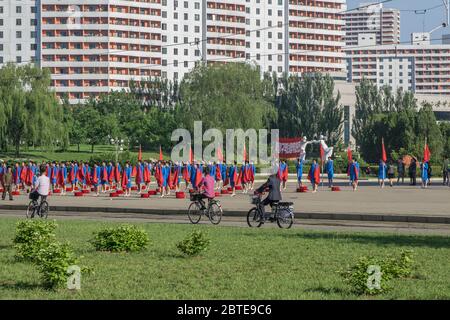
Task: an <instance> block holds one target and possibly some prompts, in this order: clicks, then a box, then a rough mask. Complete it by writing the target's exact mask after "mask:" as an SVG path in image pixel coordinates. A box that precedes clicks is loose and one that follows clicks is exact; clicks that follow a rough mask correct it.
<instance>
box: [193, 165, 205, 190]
mask: <svg viewBox="0 0 450 320" xmlns="http://www.w3.org/2000/svg"><path fill="white" fill-rule="evenodd" d="M202 179H203V174H202V172H201V171H200V167H198V168H197V171H196V172H195V187H196V188H197V187H198V185H199V184H200V182H201V181H202Z"/></svg>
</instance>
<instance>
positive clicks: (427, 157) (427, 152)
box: [423, 142, 431, 162]
mask: <svg viewBox="0 0 450 320" xmlns="http://www.w3.org/2000/svg"><path fill="white" fill-rule="evenodd" d="M430 159H431V152H430V148H428V143H426V142H425V148H424V151H423V162H429V161H430Z"/></svg>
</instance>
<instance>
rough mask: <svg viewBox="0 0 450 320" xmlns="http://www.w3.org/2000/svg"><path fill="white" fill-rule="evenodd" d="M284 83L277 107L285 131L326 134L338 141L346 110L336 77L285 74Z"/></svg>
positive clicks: (300, 133)
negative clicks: (336, 89)
mask: <svg viewBox="0 0 450 320" xmlns="http://www.w3.org/2000/svg"><path fill="white" fill-rule="evenodd" d="M280 83H281V87H282V90H281V94H280V95H279V98H278V99H277V109H278V126H279V128H280V131H281V132H280V133H281V135H282V136H288V137H298V136H307V137H308V138H313V137H316V136H317V135H319V134H324V135H325V136H326V138H327V140H328V141H330V142H331V144H336V143H338V141H339V138H340V136H341V134H342V123H343V115H344V111H343V108H342V106H341V105H340V104H339V101H340V98H341V96H340V93H338V94H337V95H335V93H334V81H333V79H332V78H331V77H330V76H328V75H325V76H323V75H321V74H304V75H303V76H302V77H298V76H296V75H295V76H287V75H286V74H285V75H283V76H282V78H281V79H280Z"/></svg>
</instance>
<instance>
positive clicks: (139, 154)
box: [138, 145, 142, 161]
mask: <svg viewBox="0 0 450 320" xmlns="http://www.w3.org/2000/svg"><path fill="white" fill-rule="evenodd" d="M138 161H142V148H141V145H139V153H138Z"/></svg>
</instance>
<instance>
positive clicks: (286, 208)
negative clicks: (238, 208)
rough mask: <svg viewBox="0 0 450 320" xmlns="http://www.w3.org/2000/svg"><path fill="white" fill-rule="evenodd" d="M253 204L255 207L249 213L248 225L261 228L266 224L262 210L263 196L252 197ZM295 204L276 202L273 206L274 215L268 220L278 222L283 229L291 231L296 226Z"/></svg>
mask: <svg viewBox="0 0 450 320" xmlns="http://www.w3.org/2000/svg"><path fill="white" fill-rule="evenodd" d="M250 202H251V204H254V205H255V207H254V208H252V209H250V210H249V212H248V213H247V224H248V226H249V227H250V228H259V227H261V226H262V224H263V223H264V222H265V219H264V216H263V212H262V210H261V208H260V204H261V195H254V196H251V199H250ZM293 205H294V203H293V202H275V203H273V204H272V205H271V207H272V213H271V214H270V217H269V219H268V221H269V222H275V221H276V222H277V224H278V227H280V228H281V229H289V228H291V227H292V225H293V224H294V207H293Z"/></svg>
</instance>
